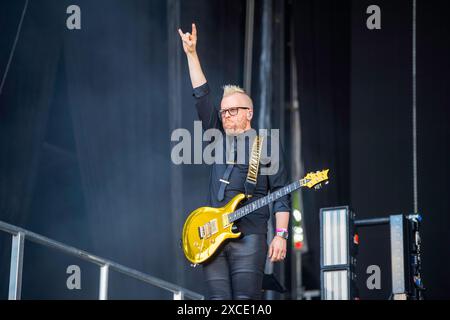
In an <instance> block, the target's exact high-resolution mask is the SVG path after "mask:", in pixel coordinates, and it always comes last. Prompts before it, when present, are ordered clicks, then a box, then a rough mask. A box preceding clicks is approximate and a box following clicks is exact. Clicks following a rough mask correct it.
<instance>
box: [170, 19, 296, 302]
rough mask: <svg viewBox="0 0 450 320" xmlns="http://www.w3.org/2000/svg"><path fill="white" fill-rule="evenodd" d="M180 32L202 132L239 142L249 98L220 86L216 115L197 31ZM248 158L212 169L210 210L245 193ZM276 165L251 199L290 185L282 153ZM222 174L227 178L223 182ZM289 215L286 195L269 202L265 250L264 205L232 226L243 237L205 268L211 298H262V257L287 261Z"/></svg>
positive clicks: (249, 111)
mask: <svg viewBox="0 0 450 320" xmlns="http://www.w3.org/2000/svg"><path fill="white" fill-rule="evenodd" d="M178 32H179V34H180V37H181V40H182V43H183V49H184V52H185V53H186V57H187V61H188V65H189V74H190V79H191V82H192V87H193V96H194V99H195V105H196V108H197V112H198V115H199V118H200V120H201V121H202V123H203V128H204V129H209V128H217V129H220V130H223V131H224V132H225V133H226V135H227V136H237V137H238V136H240V135H242V134H243V133H245V132H246V131H247V130H250V129H251V128H252V127H251V120H252V118H253V103H252V99H251V98H250V97H249V96H248V95H247V94H246V93H245V91H244V90H243V89H241V88H239V87H238V86H230V85H228V86H225V87H224V93H223V98H222V100H221V103H220V110H216V108H215V107H214V106H213V105H212V103H211V100H212V99H211V97H210V88H209V85H208V82H207V81H206V78H205V75H204V74H203V71H202V68H201V65H200V60H199V57H198V55H197V51H196V46H197V29H196V26H195V24H192V32H191V33H189V32H187V33H183V32H182V30H181V29H178ZM218 111H219V112H218ZM279 149H280V150H281V148H279ZM246 150H248V148H246ZM248 158H249V157H248V154H247V155H246V157H245V164H236V165H234V166H232V168H231V172H229V173H228V174H227V173H226V171H227V167H228V165H227V164H226V163H223V164H218V163H215V164H213V165H212V171H211V175H210V188H209V204H208V205H209V206H211V207H222V206H224V205H225V204H226V203H227V202H228V201H230V200H231V199H232V198H233V197H234V196H235V195H237V194H238V193H245V188H244V184H245V181H246V178H247V170H248ZM278 161H279V164H278V171H277V172H276V173H275V174H273V175H258V180H257V185H256V187H255V190H254V192H253V197H252V198H251V199H253V200H256V199H258V198H260V197H263V196H266V195H267V194H268V192H269V191H270V192H274V191H276V190H277V189H279V188H281V187H283V186H285V185H286V184H287V183H288V180H287V172H286V167H285V163H284V161H283V156H282V154H281V155H280V156H279V160H278ZM224 175H225V176H228V178H227V179H223V177H224ZM289 211H290V198H289V195H288V196H285V197H282V198H280V199H278V200H277V201H275V202H274V203H273V213H274V214H275V217H276V228H277V234H276V235H275V236H274V238H273V239H271V242H270V245H269V246H268V244H267V221H268V219H269V218H270V212H269V207H268V206H265V207H262V208H260V209H258V210H257V211H255V212H252V213H251V214H249V215H247V216H245V217H243V218H241V219H240V220H238V221H237V222H236V226H237V227H238V229H239V231H240V232H242V234H243V237H241V238H240V239H234V240H230V241H229V242H227V243H226V244H225V245H224V246H222V247H221V248H219V252H218V253H217V255H215V256H214V257H212V258H211V259H210V260H208V261H206V262H205V263H204V264H203V272H204V276H205V280H206V285H207V288H208V298H209V299H217V300H226V299H239V300H241V299H242V300H243V299H261V293H262V280H263V275H264V267H265V263H266V257H269V258H270V260H271V261H272V262H277V261H282V260H283V259H285V257H286V247H287V245H286V242H287V229H288V222H289Z"/></svg>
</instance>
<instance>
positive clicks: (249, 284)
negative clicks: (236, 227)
mask: <svg viewBox="0 0 450 320" xmlns="http://www.w3.org/2000/svg"><path fill="white" fill-rule="evenodd" d="M267 248H268V245H267V236H266V234H249V235H246V236H244V237H243V238H240V239H233V240H229V241H228V242H227V243H225V244H224V245H223V246H222V247H221V248H219V252H218V253H217V255H216V256H214V257H213V258H212V259H211V260H210V261H207V262H206V263H204V264H203V272H204V275H205V280H206V286H207V288H208V299H210V300H231V299H233V300H250V299H251V300H258V299H261V293H262V281H263V276H264V267H265V264H266V256H267Z"/></svg>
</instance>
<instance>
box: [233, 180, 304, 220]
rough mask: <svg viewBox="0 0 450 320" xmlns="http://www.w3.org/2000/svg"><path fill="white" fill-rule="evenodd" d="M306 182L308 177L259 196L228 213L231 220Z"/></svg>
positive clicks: (298, 187)
mask: <svg viewBox="0 0 450 320" xmlns="http://www.w3.org/2000/svg"><path fill="white" fill-rule="evenodd" d="M306 183H307V180H306V179H301V180H297V181H295V182H293V183H291V184H289V185H287V186H285V187H283V188H281V189H278V190H277V191H275V192H273V193H271V194H269V195H267V196H265V197H262V198H259V199H258V200H256V201H253V202H251V203H249V204H247V205H245V206H243V207H241V208H239V209H238V210H236V211H234V212H232V213H230V214H229V215H228V216H229V221H230V222H234V221H236V220H238V219H240V218H242V217H244V216H246V215H248V214H250V213H252V212H253V211H256V210H258V209H259V208H261V207H264V206H266V205H268V204H269V203H271V202H273V201H275V200H277V199H279V198H281V197H284V196H285V195H287V194H289V193H291V192H294V191H295V190H297V189H300V188H301V187H303V186H304V185H306Z"/></svg>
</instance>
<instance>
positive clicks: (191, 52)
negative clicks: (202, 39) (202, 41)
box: [178, 23, 206, 88]
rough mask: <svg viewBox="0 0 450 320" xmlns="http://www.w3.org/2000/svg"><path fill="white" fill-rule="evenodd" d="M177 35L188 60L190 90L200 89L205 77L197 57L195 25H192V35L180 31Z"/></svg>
mask: <svg viewBox="0 0 450 320" xmlns="http://www.w3.org/2000/svg"><path fill="white" fill-rule="evenodd" d="M178 33H179V34H180V37H181V40H182V41H183V50H184V52H185V53H186V57H187V60H188V65H189V75H190V77H191V83H192V88H197V87H200V86H201V85H203V84H205V83H206V77H205V75H204V74H203V71H202V67H201V65H200V59H199V58H198V55H197V27H196V26H195V23H193V24H192V34H191V33H189V32H186V33H183V31H181V29H178Z"/></svg>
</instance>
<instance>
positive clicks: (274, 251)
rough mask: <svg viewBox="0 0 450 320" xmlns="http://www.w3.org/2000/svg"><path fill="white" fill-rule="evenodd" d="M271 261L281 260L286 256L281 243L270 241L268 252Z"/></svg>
mask: <svg viewBox="0 0 450 320" xmlns="http://www.w3.org/2000/svg"><path fill="white" fill-rule="evenodd" d="M268 257H269V258H270V261H271V262H278V261H282V260H284V259H285V258H286V248H285V246H283V245H281V246H280V245H278V244H277V243H272V244H271V245H270V247H269V254H268Z"/></svg>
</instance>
